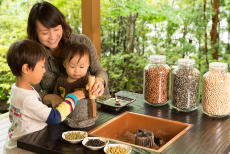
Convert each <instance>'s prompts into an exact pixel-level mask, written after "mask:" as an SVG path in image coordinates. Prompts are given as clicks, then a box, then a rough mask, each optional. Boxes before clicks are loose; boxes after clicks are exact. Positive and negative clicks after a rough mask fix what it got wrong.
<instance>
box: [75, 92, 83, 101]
mask: <svg viewBox="0 0 230 154" xmlns="http://www.w3.org/2000/svg"><path fill="white" fill-rule="evenodd" d="M72 94H74V95H75V96H76V97H77V99H78V100H81V99H83V98H85V92H84V91H75V92H73V93H72Z"/></svg>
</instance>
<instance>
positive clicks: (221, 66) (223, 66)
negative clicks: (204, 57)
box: [209, 62, 228, 69]
mask: <svg viewBox="0 0 230 154" xmlns="http://www.w3.org/2000/svg"><path fill="white" fill-rule="evenodd" d="M209 68H214V69H226V68H228V64H227V63H223V62H212V63H209Z"/></svg>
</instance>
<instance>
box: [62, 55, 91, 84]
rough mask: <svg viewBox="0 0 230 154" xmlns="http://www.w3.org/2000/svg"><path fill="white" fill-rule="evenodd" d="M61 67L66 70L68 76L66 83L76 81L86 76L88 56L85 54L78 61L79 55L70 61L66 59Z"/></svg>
mask: <svg viewBox="0 0 230 154" xmlns="http://www.w3.org/2000/svg"><path fill="white" fill-rule="evenodd" d="M63 65H64V67H65V68H66V72H67V74H68V75H69V76H68V81H69V82H73V81H76V80H77V79H79V78H81V77H83V76H85V75H86V73H87V70H88V67H89V65H90V62H89V56H88V55H86V54H85V55H84V56H82V57H81V59H80V60H79V55H76V56H74V57H73V58H72V59H71V60H70V61H69V58H67V59H66V60H65V61H64V63H63Z"/></svg>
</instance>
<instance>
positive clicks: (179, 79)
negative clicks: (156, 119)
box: [171, 58, 200, 112]
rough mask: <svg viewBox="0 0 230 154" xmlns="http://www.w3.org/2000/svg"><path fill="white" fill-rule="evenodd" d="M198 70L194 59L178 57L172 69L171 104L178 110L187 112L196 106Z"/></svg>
mask: <svg viewBox="0 0 230 154" xmlns="http://www.w3.org/2000/svg"><path fill="white" fill-rule="evenodd" d="M199 80H200V72H199V71H198V70H197V69H196V68H195V60H194V59H185V58H181V59H178V67H177V68H175V69H174V70H173V71H172V78H171V104H172V107H173V108H174V109H177V110H178V111H183V112H188V111H193V110H195V109H197V108H198V103H199Z"/></svg>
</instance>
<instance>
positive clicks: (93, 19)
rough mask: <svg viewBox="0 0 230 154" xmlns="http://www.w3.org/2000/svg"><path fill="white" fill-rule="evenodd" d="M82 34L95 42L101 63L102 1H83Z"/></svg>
mask: <svg viewBox="0 0 230 154" xmlns="http://www.w3.org/2000/svg"><path fill="white" fill-rule="evenodd" d="M81 5H82V33H83V34H85V35H86V36H87V37H89V39H90V40H91V41H92V42H93V44H94V46H95V47H96V49H97V55H98V56H99V60H100V61H101V25H100V0H81Z"/></svg>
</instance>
